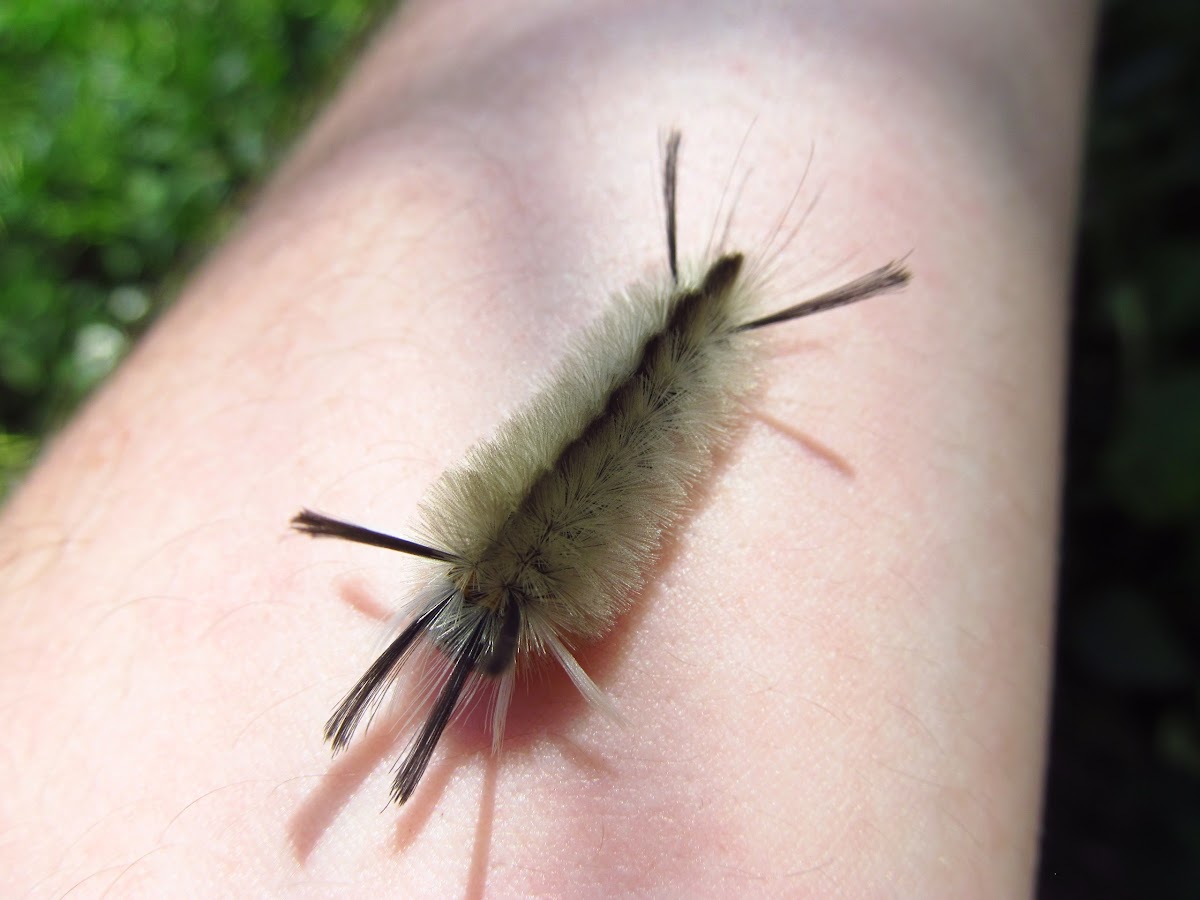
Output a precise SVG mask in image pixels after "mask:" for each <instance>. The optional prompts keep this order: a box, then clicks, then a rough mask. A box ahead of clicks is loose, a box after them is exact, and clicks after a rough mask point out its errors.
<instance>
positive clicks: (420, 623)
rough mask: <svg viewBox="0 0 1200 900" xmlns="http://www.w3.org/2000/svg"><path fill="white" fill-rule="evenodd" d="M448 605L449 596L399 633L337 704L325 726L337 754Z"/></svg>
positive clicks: (326, 733) (327, 738) (328, 739)
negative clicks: (414, 645)
mask: <svg viewBox="0 0 1200 900" xmlns="http://www.w3.org/2000/svg"><path fill="white" fill-rule="evenodd" d="M449 602H450V598H449V597H446V598H445V599H444V600H442V601H441V602H440V603H435V604H434V605H433V606H431V607H429V609H427V610H425V612H423V613H421V615H419V616H417V617H416V618H415V619H413V621H412V622H410V623H409V624H408V627H407V628H405V629H404V631H402V632H401V633H400V636H399V637H397V638H396V639H395V640H394V641H392V642H391V643H390V644H389V645H388V647H387V649H386V650H384V651H383V652H382V653H381V654H379V658H378V659H376V660H375V662H374V663H372V664H371V668H369V669H367V671H366V673H365V674H364V675H363V677H362V678H360V679H359V680H358V683H357V684H356V685H354V687H353V688H352V689H351V690H350V693H349V694H347V695H346V697H345V698H344V699H343V700H342V702H341V703H339V704H338V707H337V709H335V710H334V711H333V715H332V716H330V717H329V721H328V722H326V723H325V740H327V741H329V743H330V745H331V746H332V747H333V752H334V753H337V752H338V751H340V750H342V749H343V748H345V746H346V745H347V744H348V743H350V739H351V738H352V737H353V736H354V731H355V729H356V728H357V727H358V722H359V719H361V718H362V715H363V713H364V712H365V711H366V710H367V708H368V707H369V706H370V705H371V704H372V703H373V702H374V701H375V700H376V699H378V697H379V695H380V694H382V693H383V691H385V690H387V687H388V685H389V684H391V682H392V679H393V678H394V677H395V675H396V670H397V669H398V668H399V667H400V664H401V663H402V662H403V661H404V658H405V657H406V656H407V655H408V653H409V651H410V650H411V649H412V647H413V643H414V642H415V641H416V639H417V638H419V637H420V636H421V635H422V634H424V633H425V630H426V629H427V628H429V626H430V624H431V623H432V622H433V621H434V620H435V619H436V618H437V617H438V616H439V615H441V612H442V610H444V609H445V608H446V604H447V603H449Z"/></svg>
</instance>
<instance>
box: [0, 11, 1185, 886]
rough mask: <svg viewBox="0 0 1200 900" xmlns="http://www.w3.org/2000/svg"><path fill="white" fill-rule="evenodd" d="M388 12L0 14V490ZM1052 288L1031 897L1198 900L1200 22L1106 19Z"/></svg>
mask: <svg viewBox="0 0 1200 900" xmlns="http://www.w3.org/2000/svg"><path fill="white" fill-rule="evenodd" d="M390 6H391V2H390V0H389V2H382V0H324V2H320V0H238V2H236V3H217V2H212V0H143V2H137V0H123V2H115V0H109V2H102V0H98V2H93V3H90V4H89V3H79V2H76V0H8V2H6V3H4V4H3V5H0V123H2V127H0V494H2V493H3V492H4V490H5V489H6V487H7V486H8V485H10V484H11V483H13V482H15V480H16V478H18V477H19V476H20V473H21V472H23V471H24V470H25V468H26V467H27V466H28V464H29V463H30V461H31V460H32V459H33V457H34V455H35V453H36V451H37V448H38V446H39V443H40V441H41V439H42V436H43V435H45V434H46V433H47V432H49V431H51V430H53V428H54V427H56V426H57V425H58V424H60V423H61V422H62V421H63V419H64V418H65V417H66V416H67V415H68V414H69V412H70V411H71V410H72V409H73V408H74V407H75V405H76V404H77V403H78V401H79V400H80V398H82V397H83V396H84V395H85V394H86V393H87V392H88V391H89V390H90V389H91V388H92V387H93V386H94V385H95V384H96V383H97V382H98V381H100V380H101V379H102V378H103V377H104V376H105V375H106V374H107V373H108V372H109V371H110V370H111V369H112V367H113V366H114V365H115V364H116V363H117V362H118V361H119V359H120V358H121V356H122V354H123V353H124V351H125V349H126V348H127V347H128V346H129V345H130V344H131V343H132V342H133V341H135V340H136V339H137V337H138V335H139V334H140V333H141V332H142V331H143V330H144V329H145V327H146V326H147V325H148V324H149V322H150V321H152V320H153V318H154V317H155V314H156V311H157V310H159V309H160V308H161V307H162V305H163V304H164V303H165V302H166V301H168V300H169V299H170V297H171V296H172V295H173V293H174V291H175V289H176V287H177V286H178V283H179V281H180V280H181V279H182V277H183V276H184V275H185V274H186V272H187V271H188V269H189V267H190V266H191V264H193V263H194V262H195V261H196V260H197V259H199V258H200V257H201V256H202V255H203V253H204V252H205V250H206V249H208V248H209V247H211V246H212V245H213V244H214V243H215V242H216V240H217V239H218V238H219V237H220V235H221V234H222V233H223V231H224V230H225V228H226V227H227V226H228V224H229V223H230V222H231V221H232V220H233V219H234V218H235V217H236V216H237V214H238V212H239V210H240V209H241V208H242V207H243V205H244V202H245V199H246V192H247V191H249V190H252V188H253V186H254V185H255V184H256V183H258V182H259V180H260V179H261V178H262V177H264V176H265V174H266V173H267V172H268V171H269V170H270V168H271V166H272V164H273V163H275V162H276V161H277V160H278V159H279V157H280V154H281V152H282V150H283V149H284V148H285V147H286V146H287V143H288V140H289V138H291V137H293V136H294V135H295V133H296V132H297V130H298V128H299V127H300V125H301V124H302V123H303V122H304V121H305V120H306V119H307V117H308V115H309V114H310V113H311V111H312V110H313V109H314V108H315V106H316V105H318V104H319V102H320V100H321V99H322V98H323V96H324V94H325V93H326V92H327V91H328V90H329V89H330V88H331V86H332V85H333V84H335V83H336V80H337V76H338V74H339V73H340V71H341V70H342V69H343V68H344V67H345V66H346V65H347V64H348V63H349V61H350V60H352V59H353V57H354V55H355V50H356V49H357V46H358V44H359V43H360V42H361V41H362V39H363V35H365V34H367V33H368V32H369V30H370V27H371V24H372V22H373V21H375V20H377V19H378V17H379V15H380V14H381V13H382V12H386V10H387V8H388V7H390ZM1086 146H1087V163H1086V176H1085V185H1084V191H1083V200H1082V209H1081V224H1080V243H1079V256H1078V260H1077V264H1076V286H1075V293H1074V325H1073V329H1072V342H1073V357H1072V369H1071V387H1070V391H1071V393H1070V421H1069V433H1068V448H1067V454H1068V460H1067V490H1066V498H1065V523H1064V524H1065V528H1064V537H1063V572H1062V590H1061V617H1060V631H1059V636H1058V662H1057V666H1058V668H1057V679H1056V684H1055V693H1054V710H1055V712H1054V724H1053V738H1052V749H1051V754H1050V778H1049V785H1048V797H1047V809H1046V816H1045V823H1044V830H1043V858H1042V862H1041V869H1040V875H1039V885H1040V892H1041V894H1042V896H1044V897H1047V898H1074V897H1080V898H1098V897H1164V898H1170V897H1189V898H1190V897H1198V896H1200V714H1198V713H1200V690H1198V688H1200V682H1198V678H1197V675H1198V668H1197V662H1198V648H1200V606H1198V603H1197V600H1198V599H1200V515H1198V512H1200V352H1198V351H1200V211H1198V210H1200V2H1197V0H1125V2H1109V3H1107V4H1105V6H1104V16H1103V21H1102V28H1101V34H1100V40H1099V44H1098V52H1097V69H1096V77H1095V84H1094V87H1093V92H1092V106H1091V116H1090V120H1089V126H1088V134H1087V145H1086Z"/></svg>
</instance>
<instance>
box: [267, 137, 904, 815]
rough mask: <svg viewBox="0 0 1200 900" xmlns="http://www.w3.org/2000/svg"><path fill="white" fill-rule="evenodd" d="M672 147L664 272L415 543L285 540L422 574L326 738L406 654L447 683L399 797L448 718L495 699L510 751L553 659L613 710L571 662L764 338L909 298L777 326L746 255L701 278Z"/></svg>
mask: <svg viewBox="0 0 1200 900" xmlns="http://www.w3.org/2000/svg"><path fill="white" fill-rule="evenodd" d="M680 141H681V137H680V133H679V132H678V131H674V132H672V133H671V134H670V136H669V138H668V140H667V144H666V153H665V157H664V163H663V199H664V201H665V207H666V238H667V273H666V277H665V278H664V279H660V280H659V281H646V282H641V283H637V284H634V285H633V286H631V287H629V288H628V289H627V290H626V291H625V292H624V293H623V294H621V295H619V296H618V297H616V298H615V300H614V302H613V304H612V306H611V307H610V309H609V311H608V313H607V314H606V315H605V316H603V317H602V318H601V319H600V320H599V322H598V323H596V324H595V325H593V326H592V327H591V328H589V329H587V330H586V331H585V332H584V333H583V334H582V336H581V337H580V338H579V339H578V340H577V341H576V342H575V343H574V344H573V346H572V347H571V348H570V349H569V352H568V353H567V354H566V357H565V359H564V361H563V362H562V363H561V365H560V366H559V367H558V369H557V371H556V373H555V374H554V375H553V376H552V377H551V378H550V379H549V380H548V381H547V383H546V384H545V386H544V387H543V388H542V389H541V390H540V391H539V392H538V393H537V394H536V395H535V396H534V397H533V398H532V399H531V400H530V401H529V402H528V403H527V404H526V405H525V406H524V407H523V408H521V409H519V410H518V411H517V412H516V413H515V414H514V415H512V416H511V417H510V418H509V419H508V420H507V421H506V422H504V423H503V424H502V425H501V426H500V427H499V429H498V430H497V432H496V433H495V435H494V436H493V437H491V438H489V439H487V440H484V441H483V442H481V443H479V444H477V445H476V446H475V447H474V448H472V449H471V450H470V451H469V452H468V453H467V455H466V458H465V459H464V460H463V461H462V462H461V463H460V464H459V465H457V466H455V467H453V468H451V469H449V470H448V471H446V472H445V473H444V474H443V475H442V476H441V477H440V478H439V479H438V481H437V482H436V483H435V484H434V485H433V487H432V489H431V490H430V492H429V494H428V496H427V497H426V499H425V500H424V501H423V502H422V504H421V508H420V523H421V524H420V529H419V535H418V536H419V537H420V538H421V540H420V541H414V540H408V539H405V538H401V537H396V536H393V535H389V534H384V533H381V532H378V531H373V530H371V529H368V528H364V527H362V526H359V525H355V524H352V523H350V522H347V521H343V520H340V519H335V518H331V517H329V516H326V515H323V514H321V513H317V512H314V511H312V510H309V509H303V510H301V512H299V513H298V514H297V515H296V516H295V517H294V518H293V519H292V522H291V524H292V527H293V528H295V529H297V530H298V531H301V532H303V533H305V534H308V535H311V536H312V537H318V538H338V539H340V540H346V541H353V542H356V543H360V544H368V545H371V546H375V547H381V548H384V549H387V550H394V551H397V552H399V553H403V554H407V555H409V556H414V557H418V558H421V559H424V560H427V561H428V562H429V563H430V564H431V574H430V577H429V580H428V582H427V584H426V586H425V587H424V588H423V589H422V590H421V591H420V592H419V594H418V596H417V597H416V598H415V600H414V601H413V604H412V609H411V618H410V619H409V621H408V622H407V624H406V625H405V626H404V627H403V628H402V629H401V630H400V632H399V634H398V635H397V636H396V637H395V638H394V639H392V641H391V642H390V643H389V644H388V645H387V646H386V648H385V649H384V650H383V651H382V653H380V654H379V656H378V658H377V659H376V660H375V661H374V662H373V663H372V664H371V666H370V667H369V668H368V669H367V670H366V672H365V673H364V674H363V676H362V677H361V678H360V679H359V680H358V682H357V683H356V684H355V685H354V687H353V688H351V690H350V692H349V693H348V694H346V696H345V697H344V698H343V699H342V701H341V702H340V703H339V704H338V706H337V708H336V709H335V710H334V712H333V714H332V715H331V716H330V718H329V720H328V722H327V723H326V725H325V739H326V740H327V741H328V742H329V744H330V745H331V746H332V749H333V752H334V753H335V754H336V753H337V752H339V751H340V750H342V749H344V748H345V747H346V746H347V745H348V744H349V743H350V741H351V739H352V738H353V736H354V734H355V732H356V730H357V729H358V728H359V726H360V725H361V723H362V721H363V718H364V716H366V715H367V714H368V713H369V712H370V713H373V712H374V710H375V709H377V708H378V705H379V704H380V702H381V700H382V699H383V697H384V696H385V695H386V694H387V693H388V692H389V690H390V689H391V688H392V686H393V684H394V682H395V680H396V678H397V676H398V674H399V673H400V671H401V670H402V669H403V667H404V666H405V663H406V662H408V661H409V660H410V659H411V658H412V656H413V654H414V651H415V650H416V648H418V647H420V646H422V645H430V644H431V645H432V647H433V648H434V651H433V653H432V658H434V659H435V660H436V663H437V668H438V669H439V670H440V671H439V675H438V678H437V681H436V690H435V691H434V692H433V696H432V702H431V703H429V705H428V706H429V708H428V710H427V712H426V715H425V720H424V723H423V724H422V725H421V727H420V728H419V729H417V731H416V733H415V735H414V737H413V738H412V739H411V740H410V741H409V743H408V745H407V747H406V749H405V750H404V751H403V753H402V755H401V756H400V759H399V760H398V762H397V766H396V775H395V778H394V780H393V782H392V786H391V799H392V801H393V802H395V803H397V804H403V803H405V802H406V801H407V800H408V799H409V798H410V797H411V796H412V794H413V792H414V791H415V790H416V788H417V785H418V783H419V782H420V780H421V777H422V775H423V774H424V773H425V771H426V769H427V767H428V765H429V762H430V759H431V758H432V756H433V753H434V750H435V748H436V747H437V745H438V742H439V740H440V739H441V737H442V735H443V733H444V731H445V729H446V727H447V725H448V724H449V723H450V721H451V720H452V719H453V717H454V715H455V712H456V711H457V710H459V709H461V708H463V707H464V705H465V704H466V702H467V700H468V698H470V697H471V696H472V695H473V694H474V692H475V691H477V690H479V689H480V688H482V687H485V686H490V687H492V688H493V689H494V690H495V692H496V693H495V701H494V705H493V712H492V718H491V729H492V744H493V748H494V749H495V750H498V749H499V747H500V744H501V741H502V738H503V733H504V723H505V719H506V717H507V713H508V708H509V704H510V701H511V699H512V696H513V689H514V684H515V680H516V677H517V673H518V672H520V671H521V670H522V669H524V668H526V667H527V666H529V665H531V664H533V663H535V662H537V661H540V660H544V659H547V658H550V659H553V660H556V661H557V662H558V664H559V665H561V666H562V668H563V669H564V670H565V672H566V674H567V676H568V677H569V678H570V679H571V681H572V682H573V683H574V685H575V686H576V687H577V688H578V690H579V691H580V693H581V694H582V695H583V696H584V697H585V698H586V699H587V700H588V701H589V702H590V703H592V704H593V705H595V706H598V707H600V708H601V709H609V710H611V706H610V705H609V703H608V700H607V698H606V697H605V695H604V694H603V692H602V691H601V690H600V689H599V688H598V687H597V686H596V685H595V684H594V683H593V682H592V680H591V679H590V678H589V677H588V675H587V674H586V673H585V672H584V670H583V668H582V667H581V666H580V665H579V663H578V662H577V661H576V660H575V658H574V656H573V655H572V650H573V649H574V648H575V647H576V646H578V645H579V644H582V643H587V642H592V641H596V640H599V639H600V638H602V637H603V636H604V635H605V633H606V632H608V631H609V630H610V629H611V628H612V626H613V624H614V622H615V621H616V619H617V618H618V617H619V616H620V615H621V613H622V612H623V611H624V610H625V609H627V608H628V606H629V605H630V603H631V602H632V599H633V598H634V597H635V596H636V595H637V594H638V592H639V590H640V589H641V588H642V587H643V585H644V582H645V579H646V573H647V571H648V570H649V568H650V566H651V564H652V563H653V562H654V561H655V559H656V558H657V555H658V552H659V549H660V547H661V545H662V543H663V540H664V536H665V535H667V534H668V533H669V532H670V530H671V529H672V527H673V526H674V525H675V524H676V523H677V522H678V520H679V518H680V516H681V515H682V513H683V512H684V510H685V509H686V507H687V504H688V500H689V495H690V493H691V491H692V489H693V488H694V486H695V485H696V484H697V482H698V480H699V479H700V478H701V476H702V475H703V474H704V473H705V471H706V470H707V468H708V466H709V465H710V460H711V457H712V454H713V450H714V449H715V448H716V447H718V446H720V445H721V444H722V442H723V441H725V440H726V437H727V435H728V434H729V432H730V428H731V425H732V424H733V423H734V422H735V421H736V418H737V416H738V415H739V413H740V412H741V410H742V401H743V398H744V397H745V395H746V392H747V391H748V389H749V387H750V385H751V384H752V383H753V373H754V371H755V368H756V363H757V355H758V345H759V342H758V340H756V332H757V331H758V330H759V329H762V328H766V327H768V326H772V325H777V324H781V323H784V322H789V321H792V320H794V319H800V318H804V317H806V316H811V315H815V314H817V313H821V312H825V311H828V310H831V309H835V308H837V307H840V306H845V305H847V304H851V303H856V302H858V301H860V300H864V299H866V298H868V297H872V296H875V295H877V294H880V293H882V292H885V291H891V290H895V289H898V288H900V287H902V286H903V285H905V284H906V283H907V282H908V281H909V279H910V274H909V271H908V270H907V268H906V267H905V266H904V265H903V263H902V262H900V261H893V262H889V263H888V264H886V265H884V266H881V267H879V268H877V269H875V270H874V271H871V272H869V273H867V274H866V275H864V276H862V277H860V278H857V279H855V280H853V281H850V282H848V283H846V284H844V285H842V286H841V287H839V288H836V289H834V290H832V291H828V292H826V293H823V294H820V295H818V296H816V297H812V298H810V299H807V300H804V301H802V302H800V303H796V304H794V305H792V306H788V307H786V308H784V309H781V310H778V311H776V312H773V313H770V314H765V315H763V314H760V313H759V312H757V311H756V310H755V308H754V307H755V303H754V300H755V298H756V297H757V295H758V291H757V290H756V288H757V287H758V285H757V284H756V280H755V278H754V277H753V276H752V275H751V274H749V272H748V263H747V259H746V257H745V255H744V254H742V253H739V252H721V253H718V254H717V255H716V257H715V259H713V261H712V262H711V263H709V264H708V265H707V266H706V267H705V268H704V269H703V271H702V272H700V274H699V276H698V277H697V278H694V279H688V278H686V277H683V276H681V274H680V269H679V265H678V260H677V246H676V245H677V239H676V199H675V197H676V182H677V171H678V160H679V147H680Z"/></svg>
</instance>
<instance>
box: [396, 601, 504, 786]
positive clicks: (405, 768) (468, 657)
mask: <svg viewBox="0 0 1200 900" xmlns="http://www.w3.org/2000/svg"><path fill="white" fill-rule="evenodd" d="M486 626H487V618H486V617H484V618H482V619H481V620H480V622H479V624H478V625H476V626H475V628H474V630H473V631H472V632H471V636H470V637H469V638H468V639H467V641H466V643H465V644H464V645H463V647H462V649H461V650H460V651H459V653H458V656H457V658H456V659H455V660H454V669H453V670H452V671H451V673H450V678H449V680H448V681H447V682H446V685H445V687H443V688H442V692H441V693H440V694H439V695H438V699H437V703H436V704H434V707H433V709H432V710H431V711H430V713H429V718H428V719H426V720H425V724H424V725H423V726H422V727H421V733H420V734H419V735H418V736H417V739H416V740H415V741H414V742H413V744H412V746H411V747H410V748H409V750H408V753H407V754H406V755H405V757H404V761H403V762H402V763H401V764H400V771H399V772H398V773H397V774H396V779H395V781H393V782H392V800H393V801H394V802H395V803H397V804H399V805H401V806H403V805H404V804H405V803H406V802H407V801H408V798H409V797H411V796H412V793H413V791H415V790H416V788H417V783H418V782H419V781H420V780H421V776H422V775H424V774H425V769H426V768H428V766H429V759H430V757H432V756H433V750H434V748H435V747H437V744H438V741H439V740H441V738H442V732H444V731H445V730H446V726H447V725H448V724H450V718H451V717H452V716H453V715H454V710H455V709H456V708H457V706H458V701H459V698H460V697H461V696H462V692H463V688H464V687H465V686H466V684H467V679H468V678H469V677H470V676H471V674H472V673H473V672H474V671H475V668H476V665H477V663H478V662H479V657H480V654H482V653H483V647H484V640H483V634H484V630H485V628H486Z"/></svg>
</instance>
